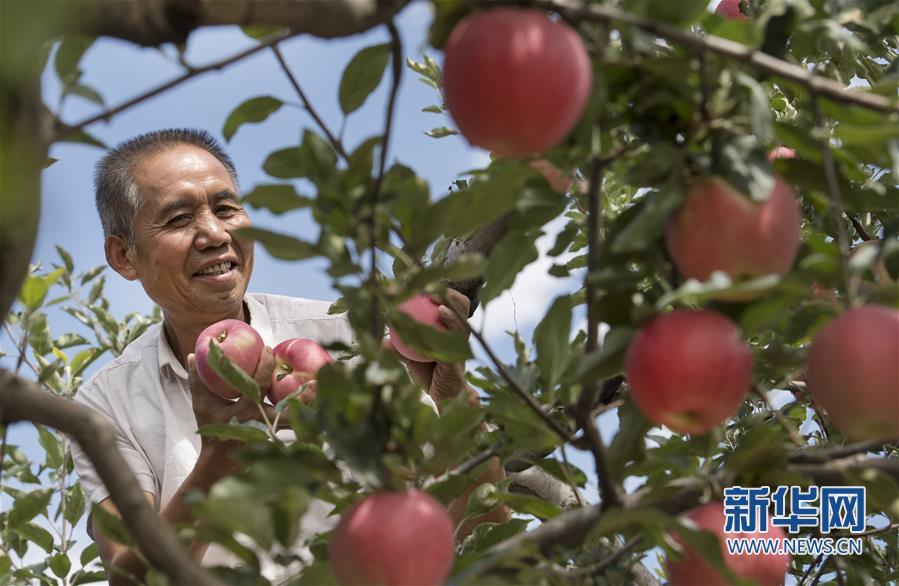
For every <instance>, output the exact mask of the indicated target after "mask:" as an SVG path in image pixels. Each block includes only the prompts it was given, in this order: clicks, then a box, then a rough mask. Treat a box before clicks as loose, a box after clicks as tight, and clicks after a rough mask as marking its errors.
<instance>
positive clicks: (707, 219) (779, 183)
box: [665, 176, 801, 300]
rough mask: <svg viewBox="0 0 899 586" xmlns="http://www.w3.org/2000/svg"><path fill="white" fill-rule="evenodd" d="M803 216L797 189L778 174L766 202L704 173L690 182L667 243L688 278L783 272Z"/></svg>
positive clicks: (793, 255) (671, 220)
mask: <svg viewBox="0 0 899 586" xmlns="http://www.w3.org/2000/svg"><path fill="white" fill-rule="evenodd" d="M800 221H801V213H800V210H799V204H798V203H797V202H796V197H795V196H794V194H793V188H792V187H790V186H789V185H788V184H787V183H786V182H784V181H783V180H782V179H781V178H780V177H777V176H775V178H774V188H773V189H772V191H771V194H770V195H769V197H768V199H767V200H765V201H764V202H762V203H755V202H753V201H751V200H750V199H749V197H747V196H746V195H744V194H742V193H740V192H739V191H737V190H736V189H735V188H734V187H733V186H732V185H730V184H729V183H728V182H727V181H725V180H724V179H722V178H720V177H704V178H700V179H698V180H695V181H693V182H692V183H691V184H690V186H689V188H688V191H687V198H686V201H685V202H684V204H683V205H682V206H681V207H680V208H678V209H677V210H675V211H674V213H672V214H671V216H670V217H669V218H668V224H667V230H666V238H665V244H666V246H667V248H668V252H669V254H670V255H671V258H672V260H673V261H674V264H675V266H676V267H677V269H678V271H680V273H681V274H682V275H683V276H685V277H687V278H691V279H697V280H699V281H706V280H708V279H709V277H710V276H711V275H712V273H713V272H715V271H723V272H725V273H727V274H728V275H730V278H731V279H732V280H733V281H735V282H737V281H740V280H743V279H751V278H754V277H760V276H762V275H767V274H772V273H773V274H778V275H782V274H784V273H786V272H788V271H789V270H790V267H792V266H793V261H794V260H795V259H796V254H797V253H798V252H799V240H800V235H801V234H800ZM731 298H732V299H734V300H736V299H737V297H731Z"/></svg>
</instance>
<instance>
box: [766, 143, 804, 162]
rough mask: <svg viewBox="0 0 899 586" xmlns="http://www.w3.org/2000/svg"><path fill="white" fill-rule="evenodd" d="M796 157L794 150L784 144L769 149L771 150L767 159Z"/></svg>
mask: <svg viewBox="0 0 899 586" xmlns="http://www.w3.org/2000/svg"><path fill="white" fill-rule="evenodd" d="M796 158H798V157H797V155H796V151H794V150H793V149H791V148H787V147H785V146H779V147H775V148H773V149H771V152H769V153H768V160H769V161H775V160H777V159H796Z"/></svg>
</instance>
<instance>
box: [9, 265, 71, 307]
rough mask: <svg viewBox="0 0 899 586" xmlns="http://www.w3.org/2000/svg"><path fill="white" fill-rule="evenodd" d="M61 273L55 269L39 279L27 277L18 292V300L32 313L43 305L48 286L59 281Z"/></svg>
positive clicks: (60, 270) (61, 271) (61, 270)
mask: <svg viewBox="0 0 899 586" xmlns="http://www.w3.org/2000/svg"><path fill="white" fill-rule="evenodd" d="M63 272H64V271H63V269H56V270H55V271H53V272H52V273H49V274H47V275H44V276H40V277H38V276H36V275H28V277H26V279H25V283H24V284H23V285H22V290H21V291H19V299H21V300H22V303H23V304H25V307H26V308H28V309H30V310H32V311H34V310H35V309H37V308H39V307H40V306H41V305H42V304H43V303H44V299H46V297H47V291H49V290H50V286H51V285H53V284H54V283H55V282H56V281H57V280H58V279H59V276H60V275H62V274H63Z"/></svg>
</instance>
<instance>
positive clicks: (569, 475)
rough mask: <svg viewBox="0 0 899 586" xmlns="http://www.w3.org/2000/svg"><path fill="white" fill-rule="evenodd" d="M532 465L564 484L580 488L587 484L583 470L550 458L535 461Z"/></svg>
mask: <svg viewBox="0 0 899 586" xmlns="http://www.w3.org/2000/svg"><path fill="white" fill-rule="evenodd" d="M534 465H535V466H538V467H539V468H541V469H542V470H543V471H544V472H546V473H547V474H549V475H551V476H554V477H555V478H557V479H559V480H561V481H562V482H564V483H566V484H569V483H573V484H574V485H575V486H580V487H583V486H585V485H586V484H587V475H586V474H584V472H583V470H581V469H580V468H578V467H577V466H574V465H572V464H566V463H565V462H560V461H559V460H555V459H552V458H545V459H543V460H536V461H535V462H534Z"/></svg>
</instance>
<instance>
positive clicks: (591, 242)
mask: <svg viewBox="0 0 899 586" xmlns="http://www.w3.org/2000/svg"><path fill="white" fill-rule="evenodd" d="M603 169H604V167H603V165H602V162H601V161H600V160H599V159H597V158H593V159H592V160H591V161H590V178H589V183H588V185H589V187H588V189H587V272H586V275H584V287H585V289H586V303H587V343H586V346H585V352H586V353H587V354H591V353H593V352H595V351H596V350H597V349H598V348H599V321H600V320H599V315H598V314H597V311H596V303H595V301H596V293H597V290H596V285H595V284H594V283H593V281H592V279H590V274H591V272H592V271H594V270H596V269H597V268H598V264H599V255H600V250H601V248H602V229H603V213H602V193H601V186H602V174H603ZM601 390H602V384H601V381H599V380H594V381H590V382H587V383H584V385H583V390H582V391H581V396H580V397H579V398H578V402H577V406H576V407H575V419H576V421H577V424H578V427H580V428H581V429H582V430H583V432H584V435H583V437H582V438H581V439H582V440H583V443H581V442H579V443H578V444H576V445H584V444H586V446H587V448H588V449H589V450H590V452H591V453H592V454H593V461H594V465H595V467H596V477H597V480H598V483H599V496H600V499H601V500H602V504H603V507H606V508H607V507H613V506H618V505H620V504H621V498H620V495H619V494H618V489H617V487H616V486H615V483H614V482H613V480H612V478H611V475H610V473H609V467H608V466H607V464H606V447H605V444H604V443H603V441H602V436H601V435H600V434H599V429H598V428H597V426H596V418H594V417H592V416H591V414H592V412H593V406H594V405H595V404H596V400H597V398H598V396H599V393H600V392H601Z"/></svg>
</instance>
